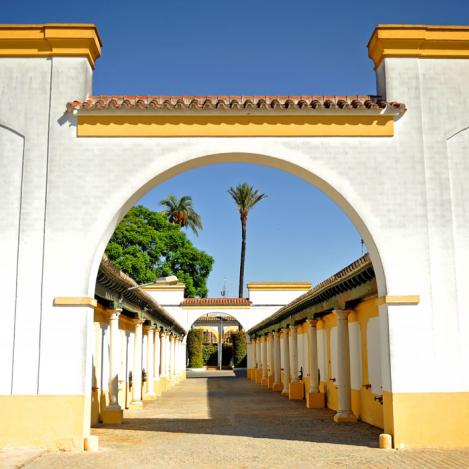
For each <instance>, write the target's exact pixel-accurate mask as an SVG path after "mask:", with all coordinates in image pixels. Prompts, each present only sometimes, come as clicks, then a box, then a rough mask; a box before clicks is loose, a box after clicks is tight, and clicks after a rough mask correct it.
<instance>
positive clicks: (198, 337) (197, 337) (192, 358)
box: [187, 329, 204, 368]
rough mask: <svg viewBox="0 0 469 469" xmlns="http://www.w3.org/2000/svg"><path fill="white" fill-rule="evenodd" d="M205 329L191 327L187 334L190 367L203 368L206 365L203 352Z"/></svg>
mask: <svg viewBox="0 0 469 469" xmlns="http://www.w3.org/2000/svg"><path fill="white" fill-rule="evenodd" d="M202 341H203V331H202V330H200V329H191V330H190V331H189V333H188V334H187V354H188V356H189V368H202V367H203V366H204V360H203V354H202Z"/></svg>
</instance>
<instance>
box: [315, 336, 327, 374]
mask: <svg viewBox="0 0 469 469" xmlns="http://www.w3.org/2000/svg"><path fill="white" fill-rule="evenodd" d="M317 334H318V367H319V377H320V379H321V381H327V380H328V379H329V376H328V373H327V343H326V332H325V330H324V329H318V331H317Z"/></svg>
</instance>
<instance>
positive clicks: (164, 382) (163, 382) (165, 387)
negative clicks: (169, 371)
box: [160, 376, 169, 392]
mask: <svg viewBox="0 0 469 469" xmlns="http://www.w3.org/2000/svg"><path fill="white" fill-rule="evenodd" d="M160 386H161V392H165V391H167V390H168V389H169V380H168V378H167V377H166V376H161V377H160Z"/></svg>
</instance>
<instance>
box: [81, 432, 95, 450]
mask: <svg viewBox="0 0 469 469" xmlns="http://www.w3.org/2000/svg"><path fill="white" fill-rule="evenodd" d="M83 446H84V447H83V449H84V450H85V451H89V452H92V453H95V452H97V451H99V438H98V437H97V436H96V435H90V436H85V439H84V445H83Z"/></svg>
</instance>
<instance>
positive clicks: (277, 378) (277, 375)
mask: <svg viewBox="0 0 469 469" xmlns="http://www.w3.org/2000/svg"><path fill="white" fill-rule="evenodd" d="M273 341H274V347H273V349H274V359H273V363H274V366H273V371H274V391H276V390H277V387H280V386H281V384H282V381H281V359H280V332H274V333H273ZM280 390H281V388H280V389H279V391H280Z"/></svg>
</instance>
